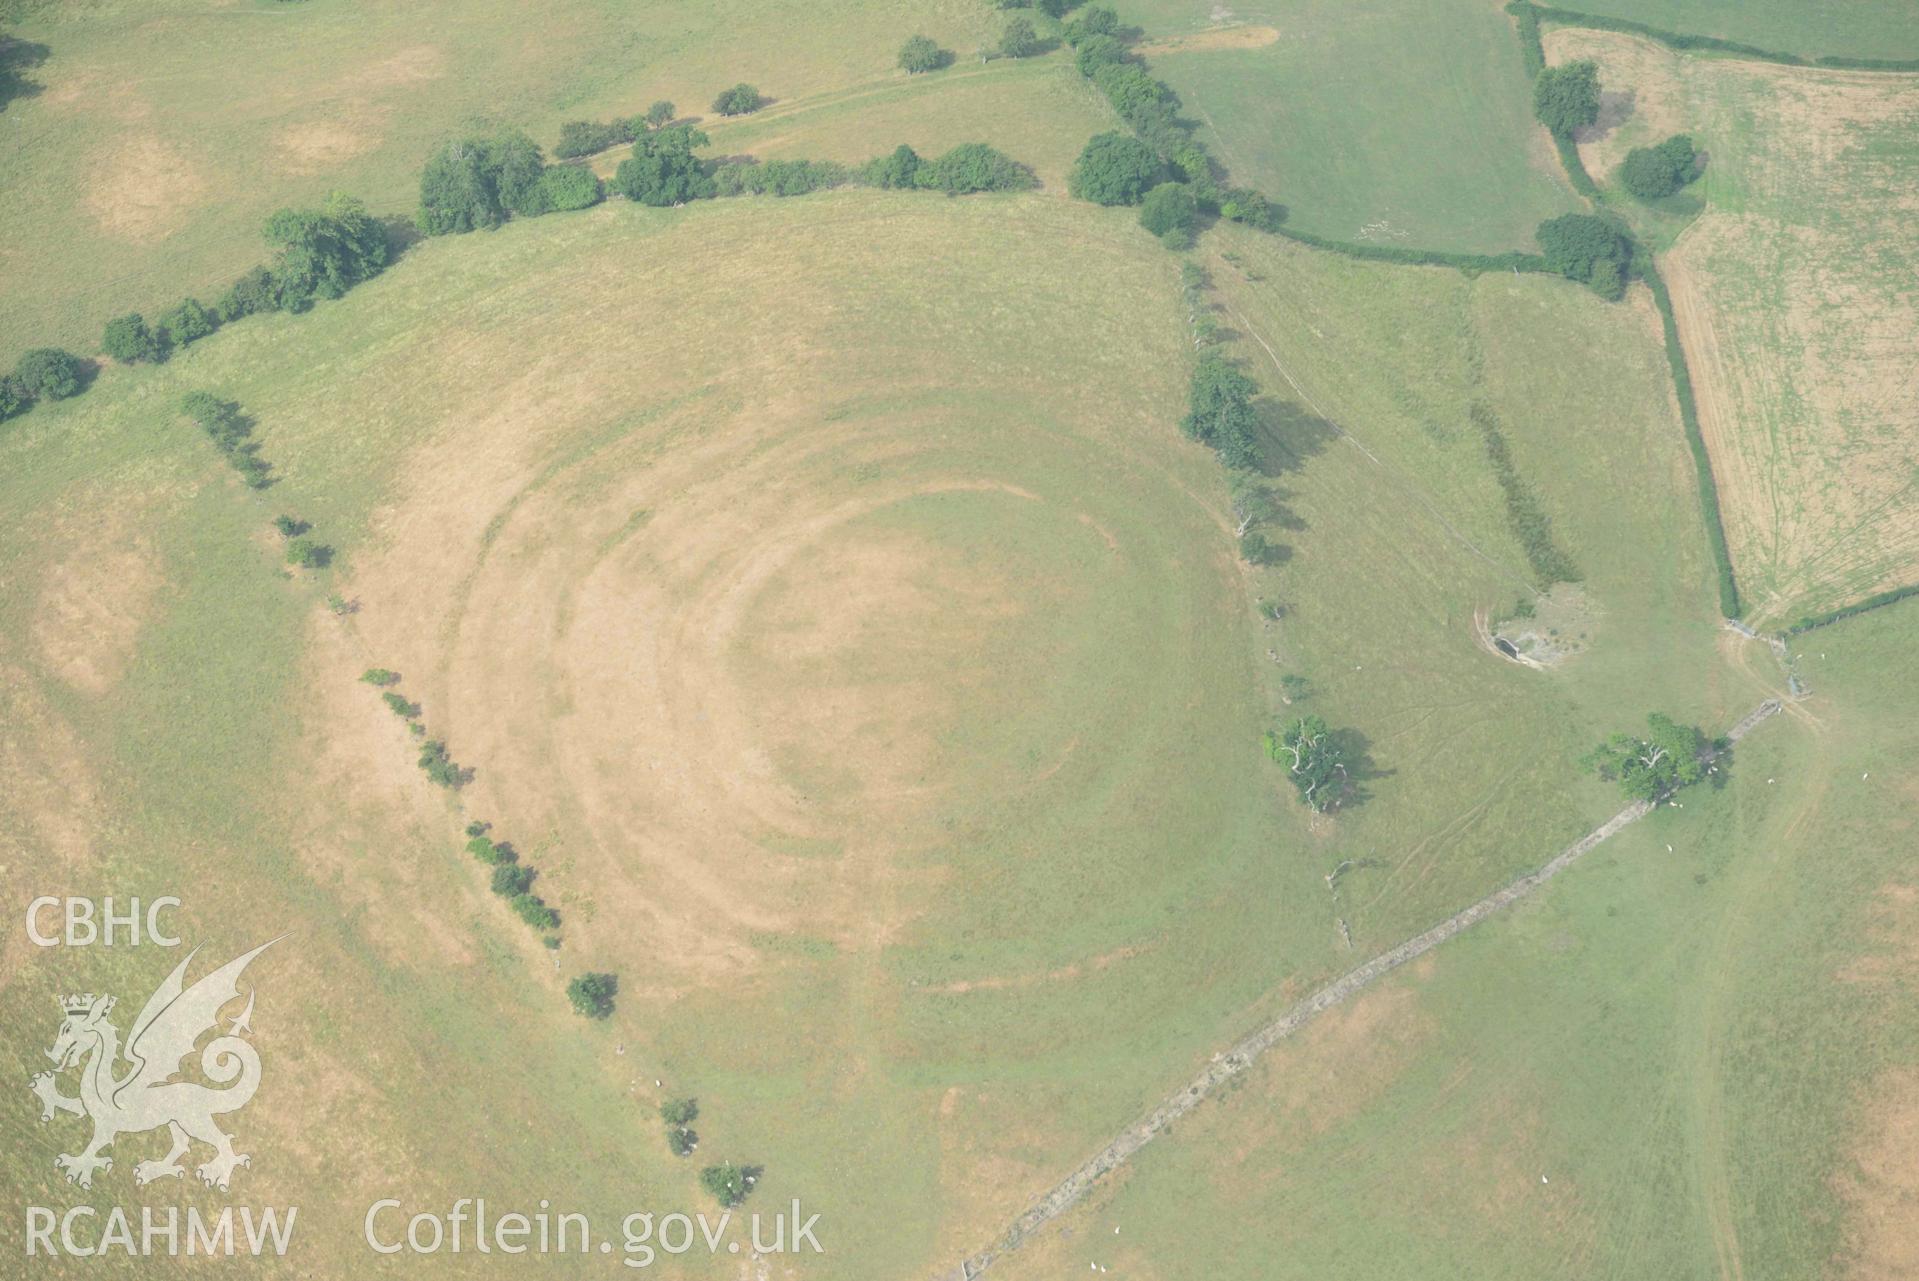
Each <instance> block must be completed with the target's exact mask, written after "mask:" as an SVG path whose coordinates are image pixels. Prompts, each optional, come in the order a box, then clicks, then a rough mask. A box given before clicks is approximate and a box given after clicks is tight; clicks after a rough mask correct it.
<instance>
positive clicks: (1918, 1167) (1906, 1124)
mask: <svg viewBox="0 0 1919 1281" xmlns="http://www.w3.org/2000/svg"><path fill="white" fill-rule="evenodd" d="M1833 1183H1834V1186H1835V1189H1836V1190H1837V1192H1838V1193H1839V1195H1840V1198H1841V1199H1842V1200H1843V1201H1844V1202H1845V1203H1846V1205H1847V1208H1848V1214H1847V1219H1846V1228H1845V1247H1844V1252H1843V1253H1842V1255H1841V1257H1840V1259H1839V1261H1838V1263H1839V1266H1838V1268H1837V1274H1838V1275H1839V1276H1842V1277H1845V1278H1847V1279H1848V1281H1905V1279H1906V1278H1909V1277H1914V1276H1919V1072H1915V1071H1913V1070H1911V1069H1909V1068H1902V1069H1895V1070H1892V1071H1888V1072H1885V1073H1883V1074H1881V1075H1880V1076H1879V1077H1878V1078H1877V1079H1876V1080H1875V1081H1874V1082H1873V1083H1872V1084H1871V1086H1870V1087H1869V1088H1868V1089H1867V1090H1866V1091H1865V1093H1864V1096H1863V1097H1862V1099H1861V1100H1860V1116H1859V1120H1858V1123H1857V1125H1856V1128H1855V1130H1854V1136H1853V1146H1852V1161H1851V1165H1850V1168H1849V1169H1847V1170H1844V1171H1842V1172H1841V1173H1839V1174H1838V1175H1836V1176H1835V1177H1834V1180H1833Z"/></svg>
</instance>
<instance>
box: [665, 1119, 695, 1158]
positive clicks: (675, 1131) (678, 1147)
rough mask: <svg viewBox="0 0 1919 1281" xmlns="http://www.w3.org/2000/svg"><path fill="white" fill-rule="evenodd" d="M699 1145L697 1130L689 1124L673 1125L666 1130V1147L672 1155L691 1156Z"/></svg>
mask: <svg viewBox="0 0 1919 1281" xmlns="http://www.w3.org/2000/svg"><path fill="white" fill-rule="evenodd" d="M699 1146H700V1135H699V1131H697V1130H695V1129H693V1128H692V1127H690V1126H685V1125H673V1126H668V1127H667V1130H666V1149H667V1151H669V1152H671V1153H672V1154H673V1155H674V1156H691V1155H693V1149H694V1148H697V1147H699Z"/></svg>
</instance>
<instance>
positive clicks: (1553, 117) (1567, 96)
mask: <svg viewBox="0 0 1919 1281" xmlns="http://www.w3.org/2000/svg"><path fill="white" fill-rule="evenodd" d="M1533 115H1535V116H1537V117H1538V118H1539V123H1540V124H1542V125H1545V126H1546V128H1548V129H1550V130H1552V132H1554V133H1556V134H1558V135H1559V136H1560V137H1562V138H1570V137H1572V136H1573V133H1574V131H1575V130H1578V129H1583V128H1585V127H1586V126H1587V125H1589V124H1591V123H1592V122H1593V121H1595V120H1597V119H1599V64H1598V63H1596V62H1591V61H1585V62H1567V63H1562V64H1561V65H1559V66H1557V67H1547V68H1545V69H1544V70H1543V71H1541V72H1540V73H1539V75H1538V77H1537V78H1536V79H1534V81H1533Z"/></svg>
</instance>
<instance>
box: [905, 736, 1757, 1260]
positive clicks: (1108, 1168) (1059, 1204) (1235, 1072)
mask: <svg viewBox="0 0 1919 1281" xmlns="http://www.w3.org/2000/svg"><path fill="white" fill-rule="evenodd" d="M1783 706H1784V705H1783V704H1782V703H1781V702H1780V701H1779V700H1778V699H1776V698H1768V699H1766V700H1765V701H1764V702H1762V703H1760V704H1759V706H1757V707H1755V708H1753V710H1752V711H1750V712H1748V713H1747V714H1746V715H1745V717H1744V718H1743V719H1741V720H1740V722H1739V723H1738V724H1737V725H1735V726H1733V727H1732V729H1730V730H1729V731H1727V733H1726V738H1727V740H1728V741H1729V742H1733V743H1736V742H1738V741H1739V740H1740V739H1742V738H1744V737H1745V736H1746V735H1747V734H1749V733H1751V732H1752V731H1753V729H1755V728H1756V727H1757V726H1759V725H1760V724H1761V723H1763V722H1764V721H1766V720H1767V719H1768V718H1769V717H1772V716H1774V715H1776V714H1777V713H1778V712H1779V711H1780V710H1781V709H1782V707H1783ZM1652 808H1653V803H1652V802H1648V801H1635V802H1633V803H1632V804H1631V805H1628V806H1627V807H1626V808H1625V809H1622V810H1620V811H1619V812H1618V813H1617V814H1615V815H1613V816H1612V817H1611V818H1609V819H1607V820H1606V821H1605V822H1604V823H1601V824H1600V825H1599V826H1598V827H1596V828H1594V829H1593V830H1592V831H1590V832H1588V833H1586V835H1584V836H1582V837H1580V838H1579V839H1578V840H1577V841H1574V842H1573V843H1572V844H1571V845H1568V846H1567V847H1566V848H1565V849H1563V850H1561V851H1560V852H1559V853H1558V854H1557V855H1555V856H1554V857H1553V859H1552V861H1551V862H1549V863H1547V864H1546V865H1545V866H1544V867H1542V868H1540V869H1539V870H1538V871H1536V872H1529V873H1527V874H1526V875H1525V876H1522V877H1520V878H1519V879H1518V880H1516V881H1514V882H1513V883H1512V884H1510V885H1508V886H1506V887H1504V888H1503V889H1499V890H1495V891H1494V892H1493V893H1491V894H1488V895H1487V896H1486V897H1485V898H1483V899H1480V900H1479V901H1478V902H1477V903H1474V904H1473V905H1472V906H1470V907H1467V908H1464V909H1463V910H1461V911H1459V912H1457V913H1455V914H1454V915H1452V916H1450V917H1448V918H1447V919H1446V920H1444V921H1441V922H1440V923H1439V924H1438V925H1435V926H1433V927H1432V928H1431V929H1429V930H1427V931H1426V932H1425V933H1423V934H1419V935H1416V936H1414V937H1413V938H1410V939H1408V940H1407V941H1406V942H1404V943H1401V944H1400V945H1399V946H1398V947H1395V948H1392V949H1391V950H1389V951H1386V952H1382V953H1380V954H1379V955H1378V956H1375V957H1374V958H1373V959H1372V960H1370V961H1367V962H1366V963H1365V964H1364V965H1361V966H1359V967H1358V968H1357V969H1353V970H1349V971H1347V972H1346V973H1345V974H1342V975H1341V976H1340V977H1338V978H1336V979H1334V980H1333V981H1332V982H1331V983H1328V984H1327V985H1326V986H1324V987H1322V988H1320V989H1319V990H1318V991H1317V992H1314V993H1313V994H1312V995H1311V996H1309V997H1307V998H1306V999H1305V1000H1303V1001H1301V1002H1300V1003H1299V1004H1297V1005H1295V1006H1293V1007H1292V1008H1291V1009H1289V1010H1287V1011H1286V1013H1284V1014H1282V1015H1280V1016H1279V1017H1278V1018H1277V1019H1274V1020H1273V1021H1272V1022H1270V1023H1268V1024H1266V1025H1265V1026H1263V1027H1261V1028H1258V1029H1256V1030H1255V1031H1253V1032H1251V1033H1249V1034H1248V1035H1247V1036H1245V1037H1243V1038H1242V1039H1240V1040H1239V1041H1238V1042H1237V1043H1235V1044H1234V1045H1233V1047H1232V1048H1231V1049H1229V1050H1227V1051H1226V1052H1225V1053H1223V1054H1221V1055H1219V1056H1218V1057H1217V1058H1215V1059H1214V1060H1213V1061H1212V1062H1211V1063H1209V1064H1207V1066H1206V1069H1205V1071H1203V1072H1201V1073H1200V1074H1199V1075H1198V1076H1197V1077H1195V1078H1193V1080H1191V1081H1190V1082H1188V1083H1187V1084H1186V1085H1184V1086H1182V1087H1180V1088H1179V1089H1178V1090H1177V1091H1175V1092H1174V1093H1173V1094H1172V1095H1170V1096H1168V1097H1167V1098H1166V1099H1165V1101H1163V1102H1162V1103H1161V1104H1160V1105H1159V1106H1158V1107H1156V1108H1154V1109H1153V1110H1152V1111H1151V1112H1149V1113H1147V1114H1146V1115H1145V1116H1143V1117H1141V1118H1140V1119H1139V1120H1138V1121H1135V1122H1134V1123H1133V1124H1132V1125H1130V1126H1128V1127H1127V1128H1126V1129H1125V1130H1124V1131H1122V1132H1121V1133H1120V1134H1119V1135H1118V1137H1116V1138H1115V1139H1114V1140H1113V1141H1112V1142H1111V1143H1108V1144H1107V1145H1106V1146H1105V1147H1103V1148H1101V1149H1100V1150H1099V1151H1098V1152H1096V1153H1095V1154H1094V1155H1093V1156H1092V1157H1091V1158H1089V1159H1088V1160H1087V1161H1086V1162H1085V1163H1084V1164H1082V1165H1081V1166H1080V1167H1079V1168H1078V1169H1076V1170H1074V1171H1073V1172H1072V1173H1071V1174H1069V1175H1067V1176H1066V1178H1065V1179H1063V1180H1061V1181H1060V1182H1059V1183H1058V1184H1057V1185H1055V1186H1054V1187H1053V1189H1052V1190H1051V1191H1050V1192H1048V1193H1047V1194H1046V1195H1045V1196H1043V1197H1041V1198H1040V1199H1039V1200H1038V1201H1036V1202H1034V1203H1033V1205H1032V1206H1031V1207H1029V1208H1028V1209H1027V1211H1026V1212H1025V1213H1024V1214H1022V1215H1020V1217H1019V1218H1018V1219H1016V1220H1014V1222H1013V1224H1012V1226H1011V1227H1009V1228H1008V1229H1007V1230H1006V1231H1005V1232H1004V1233H1002V1234H1001V1235H1000V1238H999V1239H998V1240H997V1241H995V1242H994V1243H993V1244H992V1245H990V1246H987V1247H986V1248H985V1249H983V1250H980V1251H979V1252H977V1253H975V1254H973V1255H970V1256H969V1257H967V1258H965V1259H963V1260H961V1261H960V1263H959V1265H958V1267H957V1269H955V1270H954V1271H951V1272H944V1273H941V1274H940V1281H972V1278H975V1277H978V1276H979V1275H980V1274H982V1273H983V1272H985V1271H986V1270H987V1269H988V1268H990V1267H991V1266H992V1265H993V1264H994V1262H995V1261H997V1260H998V1259H999V1258H1000V1257H1001V1256H1002V1255H1005V1254H1009V1253H1011V1252H1012V1251H1014V1250H1016V1249H1018V1248H1019V1247H1020V1245H1021V1243H1023V1242H1024V1241H1025V1240H1026V1238H1027V1237H1029V1236H1031V1235H1032V1234H1033V1233H1034V1232H1036V1231H1038V1230H1039V1229H1040V1228H1042V1227H1044V1226H1045V1225H1046V1224H1047V1223H1048V1222H1050V1221H1052V1220H1053V1219H1055V1218H1057V1217H1059V1216H1060V1215H1061V1214H1064V1213H1065V1212H1066V1211H1067V1210H1069V1209H1071V1208H1072V1207H1073V1206H1074V1205H1075V1204H1077V1203H1078V1202H1079V1201H1080V1199H1081V1198H1083V1197H1084V1196H1085V1195H1086V1193H1087V1192H1088V1191H1090V1190H1091V1189H1092V1186H1093V1184H1095V1183H1096V1182H1098V1181H1099V1180H1100V1179H1101V1178H1103V1177H1104V1176H1105V1175H1107V1174H1109V1173H1110V1172H1112V1171H1113V1170H1116V1169H1118V1168H1119V1167H1120V1166H1121V1165H1124V1164H1125V1163H1126V1162H1127V1161H1128V1160H1130V1159H1132V1157H1133V1155H1134V1154H1135V1153H1137V1152H1138V1151H1139V1150H1140V1149H1141V1148H1143V1147H1145V1146H1146V1145H1147V1144H1148V1143H1151V1142H1152V1141H1153V1140H1154V1139H1156V1138H1158V1137H1159V1136H1160V1135H1161V1134H1162V1133H1163V1132H1164V1131H1165V1130H1166V1128H1167V1127H1168V1126H1170V1125H1171V1124H1172V1123H1173V1122H1174V1121H1177V1120H1179V1119H1180V1118H1181V1117H1183V1116H1185V1115H1186V1114H1187V1113H1189V1112H1191V1111H1192V1110H1193V1109H1194V1108H1196V1107H1198V1106H1199V1105H1200V1103H1201V1102H1203V1101H1204V1100H1205V1099H1206V1098H1207V1096H1208V1095H1211V1094H1213V1093H1215V1092H1217V1091H1218V1090H1219V1089H1220V1087H1221V1086H1223V1085H1225V1084H1226V1083H1227V1082H1229V1081H1231V1080H1233V1079H1234V1078H1235V1077H1238V1076H1240V1075H1241V1074H1243V1073H1244V1072H1245V1071H1246V1070H1247V1069H1248V1068H1250V1067H1251V1066H1252V1065H1253V1063H1254V1061H1255V1060H1256V1059H1258V1058H1259V1056H1260V1055H1262V1054H1264V1053H1265V1052H1266V1051H1267V1050H1270V1049H1271V1048H1272V1047H1273V1046H1275V1045H1277V1044H1278V1043H1279V1042H1281V1041H1283V1040H1285V1039H1286V1038H1287V1037H1289V1036H1291V1035H1292V1034H1293V1033H1295V1032H1297V1031H1299V1030H1300V1029H1301V1028H1303V1027H1305V1026H1306V1025H1307V1024H1308V1023H1310V1022H1312V1021H1313V1020H1314V1019H1315V1018H1318V1017H1319V1016H1320V1015H1321V1014H1324V1013H1325V1012H1326V1011H1327V1010H1330V1009H1332V1008H1333V1007H1334V1006H1336V1005H1340V1004H1342V1003H1343V1002H1345V1001H1347V1000H1349V999H1351V998H1352V997H1353V996H1355V995H1357V994H1358V993H1359V992H1361V991H1363V990H1364V989H1365V988H1367V987H1370V986H1371V985H1372V984H1373V983H1375V982H1377V981H1379V980H1380V979H1382V978H1384V977H1385V976H1386V975H1388V974H1390V973H1392V972H1393V971H1394V970H1396V969H1398V968H1399V967H1400V966H1402V965H1405V964H1406V963H1407V962H1409V961H1413V960H1416V959H1418V958H1419V957H1421V956H1424V955H1425V954H1426V953H1427V952H1430V951H1432V950H1433V949H1434V948H1436V947H1438V946H1439V945H1440V944H1441V943H1444V942H1445V941H1446V940H1448V939H1450V938H1452V937H1453V936H1454V935H1456V934H1459V933H1461V932H1463V931H1465V930H1467V929H1470V928H1471V927H1473V926H1474V925H1477V924H1478V923H1479V922H1481V921H1483V920H1485V919H1486V918H1487V917H1489V916H1491V915H1492V914H1493V913H1495V912H1497V911H1499V910H1500V909H1501V908H1504V907H1508V906H1510V905H1512V904H1513V903H1516V902H1518V901H1519V900H1520V899H1522V898H1525V897H1526V896H1528V895H1529V894H1532V893H1533V892H1534V891H1535V890H1537V889H1539V888H1540V887H1541V886H1543V885H1544V884H1546V882H1548V881H1550V880H1552V879H1553V877H1555V876H1557V875H1559V874H1560V873H1561V872H1563V871H1565V870H1566V869H1567V868H1568V867H1571V866H1572V865H1573V864H1574V863H1575V862H1577V861H1578V860H1579V859H1580V858H1581V857H1583V856H1584V855H1586V854H1588V853H1590V852H1591V851H1592V850H1593V849H1594V848H1595V847H1596V846H1598V845H1599V844H1601V843H1602V842H1604V841H1605V840H1606V839H1608V838H1609V837H1611V836H1613V835H1614V834H1615V833H1617V832H1618V831H1619V830H1620V829H1621V828H1623V827H1625V826H1627V825H1628V824H1630V823H1633V822H1636V821H1637V820H1639V819H1641V818H1644V817H1645V816H1646V815H1647V814H1649V813H1651V812H1652Z"/></svg>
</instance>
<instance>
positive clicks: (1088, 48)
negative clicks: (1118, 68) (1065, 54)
mask: <svg viewBox="0 0 1919 1281" xmlns="http://www.w3.org/2000/svg"><path fill="white" fill-rule="evenodd" d="M1126 56H1127V55H1126V46H1125V45H1123V44H1121V43H1120V42H1119V41H1118V40H1115V39H1114V38H1113V37H1112V36H1088V37H1087V38H1086V39H1084V40H1081V41H1080V42H1079V47H1078V48H1077V49H1076V50H1075V51H1074V53H1073V65H1074V66H1075V67H1077V68H1078V69H1079V73H1080V74H1081V75H1082V76H1085V77H1086V78H1087V79H1088V80H1091V79H1092V78H1093V77H1094V76H1096V75H1098V74H1099V69H1100V68H1101V67H1107V66H1113V65H1115V64H1117V63H1122V62H1125V61H1126Z"/></svg>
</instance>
